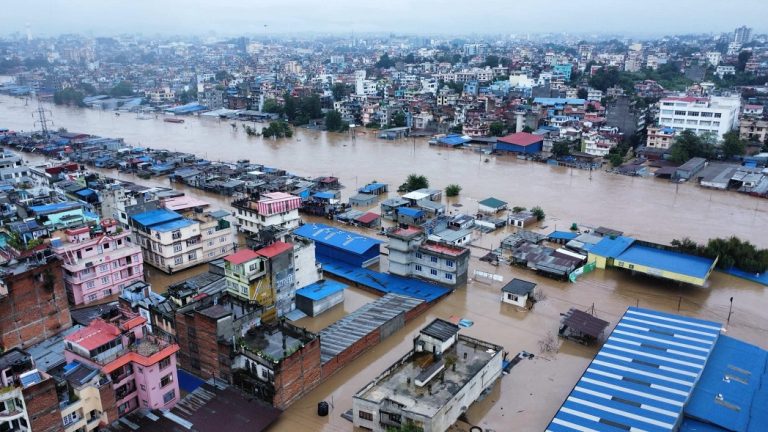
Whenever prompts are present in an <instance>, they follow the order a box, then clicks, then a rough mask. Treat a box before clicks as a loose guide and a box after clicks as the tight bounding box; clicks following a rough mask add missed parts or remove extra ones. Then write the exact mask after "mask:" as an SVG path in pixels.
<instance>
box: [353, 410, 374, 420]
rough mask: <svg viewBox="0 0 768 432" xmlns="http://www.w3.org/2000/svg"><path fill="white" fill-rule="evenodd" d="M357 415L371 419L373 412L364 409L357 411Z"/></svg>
mask: <svg viewBox="0 0 768 432" xmlns="http://www.w3.org/2000/svg"><path fill="white" fill-rule="evenodd" d="M357 416H358V417H360V418H361V419H363V420H368V421H373V414H372V413H369V412H366V411H358V412H357Z"/></svg>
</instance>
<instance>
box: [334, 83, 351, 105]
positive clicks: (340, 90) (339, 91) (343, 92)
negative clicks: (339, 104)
mask: <svg viewBox="0 0 768 432" xmlns="http://www.w3.org/2000/svg"><path fill="white" fill-rule="evenodd" d="M331 93H333V100H335V101H340V100H342V99H344V98H345V97H347V96H348V95H349V93H350V89H349V86H347V85H346V84H344V83H335V84H334V85H333V87H332V88H331Z"/></svg>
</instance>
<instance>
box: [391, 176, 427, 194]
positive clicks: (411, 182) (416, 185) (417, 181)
mask: <svg viewBox="0 0 768 432" xmlns="http://www.w3.org/2000/svg"><path fill="white" fill-rule="evenodd" d="M428 187H429V180H427V178H426V177H425V176H423V175H419V174H410V175H409V176H408V177H407V178H406V179H405V183H403V184H402V185H400V187H399V188H398V189H397V190H398V191H399V192H411V191H415V190H417V189H426V188H428Z"/></svg>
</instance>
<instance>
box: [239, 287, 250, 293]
mask: <svg viewBox="0 0 768 432" xmlns="http://www.w3.org/2000/svg"><path fill="white" fill-rule="evenodd" d="M240 292H241V293H243V294H245V295H248V287H240Z"/></svg>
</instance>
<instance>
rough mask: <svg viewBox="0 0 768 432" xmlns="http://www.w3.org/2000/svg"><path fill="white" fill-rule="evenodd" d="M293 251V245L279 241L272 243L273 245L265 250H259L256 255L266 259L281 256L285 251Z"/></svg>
mask: <svg viewBox="0 0 768 432" xmlns="http://www.w3.org/2000/svg"><path fill="white" fill-rule="evenodd" d="M291 249H293V245H292V244H290V243H285V242H281V241H278V242H274V243H272V244H271V245H269V246H267V247H265V248H261V249H259V250H257V251H256V253H257V254H258V255H261V256H263V257H266V258H274V257H276V256H278V255H280V254H281V253H283V252H285V251H289V250H291Z"/></svg>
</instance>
